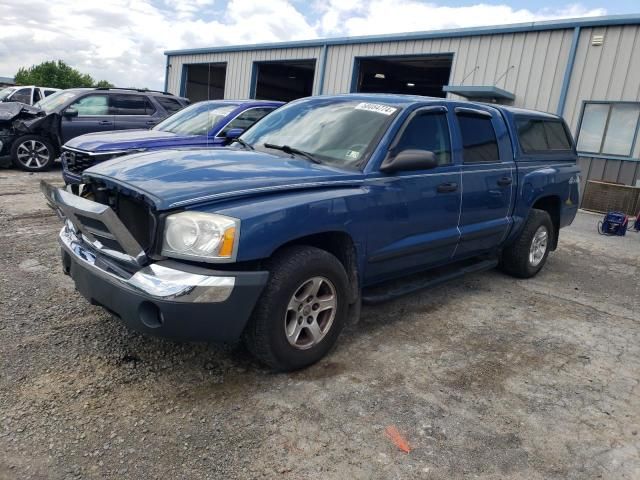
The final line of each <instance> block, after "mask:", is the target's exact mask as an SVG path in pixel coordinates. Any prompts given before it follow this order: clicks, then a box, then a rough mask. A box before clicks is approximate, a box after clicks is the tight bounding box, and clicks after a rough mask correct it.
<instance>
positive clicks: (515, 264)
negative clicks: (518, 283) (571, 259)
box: [500, 209, 555, 278]
mask: <svg viewBox="0 0 640 480" xmlns="http://www.w3.org/2000/svg"><path fill="white" fill-rule="evenodd" d="M540 229H546V232H547V240H546V247H545V250H544V255H542V257H541V258H539V257H538V258H539V259H538V258H536V259H534V261H533V262H532V260H531V258H530V255H529V254H530V252H531V250H532V243H533V241H534V237H535V236H536V233H537V232H538V231H539V230H540ZM554 234H555V232H554V228H553V222H552V221H551V217H550V216H549V214H548V213H547V212H545V211H544V210H537V209H532V210H531V212H530V213H529V217H528V218H527V221H526V223H525V225H524V227H523V229H522V231H521V232H520V236H519V237H518V238H517V239H516V240H515V242H513V243H512V244H511V245H509V246H508V247H506V248H505V249H504V250H503V252H502V258H501V262H500V268H501V269H502V270H503V271H504V272H505V273H508V274H509V275H512V276H514V277H518V278H531V277H533V276H534V275H536V274H537V273H538V272H539V271H540V270H541V269H542V267H543V266H544V264H545V263H546V262H547V258H548V257H549V252H550V250H551V243H552V241H553V238H554Z"/></svg>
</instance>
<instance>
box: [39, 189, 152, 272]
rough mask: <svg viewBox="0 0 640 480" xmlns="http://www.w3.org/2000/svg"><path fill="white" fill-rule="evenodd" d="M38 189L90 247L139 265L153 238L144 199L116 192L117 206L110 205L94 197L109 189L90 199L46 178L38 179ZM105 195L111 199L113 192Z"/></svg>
mask: <svg viewBox="0 0 640 480" xmlns="http://www.w3.org/2000/svg"><path fill="white" fill-rule="evenodd" d="M41 189H42V191H43V193H44V194H45V197H46V198H47V201H48V202H49V204H50V205H52V206H54V208H56V209H57V210H59V211H61V212H62V214H63V216H64V217H66V218H67V220H68V221H69V222H70V223H71V224H72V225H73V228H74V229H75V231H77V233H79V234H81V235H82V236H83V237H84V238H85V239H86V241H88V242H89V243H90V244H91V245H92V246H93V247H94V248H97V249H99V250H100V251H102V252H103V253H104V254H106V255H109V256H111V257H114V258H116V259H118V260H122V261H125V262H127V263H133V264H138V265H140V264H142V263H143V262H144V261H145V259H146V258H147V257H146V250H147V249H148V248H149V247H150V246H151V239H152V238H153V231H154V227H153V226H154V222H153V217H152V216H151V214H150V211H149V209H148V208H147V207H146V205H145V204H144V203H142V202H138V201H137V200H135V199H125V200H123V199H122V198H118V196H117V195H116V196H115V200H116V205H117V206H116V208H112V206H111V205H110V204H107V203H103V202H101V201H100V199H99V198H98V197H100V195H107V196H108V195H109V194H110V193H111V192H107V191H103V192H102V193H101V194H100V193H98V195H97V196H96V200H97V201H92V200H88V199H86V198H82V197H79V196H77V195H73V194H71V193H69V192H66V191H64V190H61V189H59V188H55V187H52V186H51V185H49V184H47V183H46V182H42V183H41ZM107 198H109V200H110V202H109V203H111V200H112V199H113V194H111V196H108V197H107ZM123 198H124V197H123ZM116 210H117V211H118V213H116Z"/></svg>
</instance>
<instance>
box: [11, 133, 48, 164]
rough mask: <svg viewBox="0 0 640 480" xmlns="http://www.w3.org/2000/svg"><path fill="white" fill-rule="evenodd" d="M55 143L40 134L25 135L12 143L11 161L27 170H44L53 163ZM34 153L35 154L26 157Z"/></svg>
mask: <svg viewBox="0 0 640 480" xmlns="http://www.w3.org/2000/svg"><path fill="white" fill-rule="evenodd" d="M54 151H55V150H54V148H53V145H52V144H51V142H50V141H49V140H47V139H46V138H44V137H41V136H40V135H23V136H22V137H18V138H17V139H16V140H15V141H14V142H13V144H12V145H11V162H12V163H13V164H14V165H15V166H16V167H18V168H20V169H21V170H25V171H27V172H43V171H45V170H48V169H49V168H51V166H52V165H53V161H54V159H55V153H54ZM29 153H32V154H33V155H31V156H27V157H25V155H28V154H29Z"/></svg>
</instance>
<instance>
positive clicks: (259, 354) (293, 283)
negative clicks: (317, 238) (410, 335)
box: [244, 246, 349, 371]
mask: <svg viewBox="0 0 640 480" xmlns="http://www.w3.org/2000/svg"><path fill="white" fill-rule="evenodd" d="M270 263H271V265H270V268H269V270H270V277H269V282H268V284H267V286H266V287H265V289H264V291H263V293H262V295H261V297H260V299H259V300H258V304H257V305H256V308H255V310H254V312H253V314H252V317H251V319H250V321H249V324H248V325H247V328H246V330H245V332H244V341H245V344H246V346H247V348H248V349H249V351H250V352H251V353H252V354H253V355H254V356H255V357H256V358H257V359H258V360H260V361H261V362H263V363H265V364H266V365H268V366H269V367H271V368H273V369H275V370H279V371H291V370H297V369H299V368H304V367H306V366H308V365H311V364H313V363H315V362H317V361H318V360H320V359H321V358H322V357H324V356H325V355H326V354H327V353H328V352H329V350H330V349H331V347H332V346H333V345H334V344H335V342H336V340H337V338H338V335H339V334H340V330H342V327H343V326H344V323H345V320H346V318H347V315H348V297H349V294H348V292H349V280H348V276H347V273H346V272H345V269H344V267H343V266H342V264H341V263H340V261H338V259H337V258H336V257H334V256H333V255H331V254H330V253H328V252H326V251H324V250H321V249H319V248H315V247H307V246H295V247H291V248H288V249H286V250H284V251H282V252H280V253H279V254H277V255H276V256H275V257H274V258H273V259H272V261H271V262H270Z"/></svg>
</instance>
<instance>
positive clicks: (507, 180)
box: [498, 177, 513, 187]
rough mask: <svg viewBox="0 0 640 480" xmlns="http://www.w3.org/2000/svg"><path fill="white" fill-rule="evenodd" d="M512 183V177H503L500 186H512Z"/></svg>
mask: <svg viewBox="0 0 640 480" xmlns="http://www.w3.org/2000/svg"><path fill="white" fill-rule="evenodd" d="M512 182H513V179H512V178H511V177H502V178H501V179H500V180H498V185H500V186H501V187H506V186H507V185H511V183H512Z"/></svg>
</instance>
